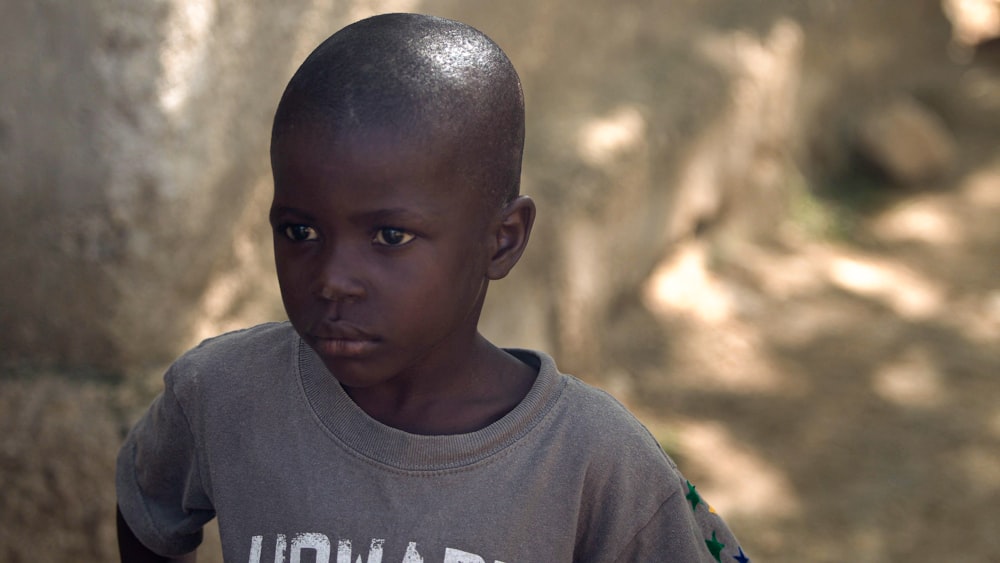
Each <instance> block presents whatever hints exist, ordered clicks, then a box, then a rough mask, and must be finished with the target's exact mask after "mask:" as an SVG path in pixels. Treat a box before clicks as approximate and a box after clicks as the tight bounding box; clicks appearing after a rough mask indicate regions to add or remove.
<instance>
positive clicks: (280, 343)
mask: <svg viewBox="0 0 1000 563" xmlns="http://www.w3.org/2000/svg"><path fill="white" fill-rule="evenodd" d="M297 343H298V338H297V335H296V333H295V330H294V329H293V328H292V327H291V325H290V324H289V323H288V322H270V323H264V324H260V325H256V326H253V327H249V328H244V329H240V330H234V331H231V332H226V333H224V334H220V335H218V336H213V337H211V338H207V339H205V340H203V341H202V342H201V343H199V344H198V345H197V346H195V347H194V348H191V349H190V350H188V351H187V352H185V353H184V354H182V355H181V356H180V357H179V358H177V360H175V361H174V362H173V364H172V365H171V366H170V368H169V369H168V370H167V373H166V375H165V380H166V383H167V386H168V387H187V386H191V385H197V386H199V387H200V386H202V385H203V384H205V383H207V382H208V380H212V381H216V382H218V383H219V384H221V385H225V381H226V380H228V379H232V378H238V379H245V378H248V377H253V374H254V373H260V372H267V371H272V370H273V368H277V367H281V366H288V365H291V362H292V361H293V358H294V354H295V349H296V345H297ZM261 368H263V369H261ZM269 368H270V369H269ZM206 374H211V375H212V376H211V378H206V377H204V376H205V375H206Z"/></svg>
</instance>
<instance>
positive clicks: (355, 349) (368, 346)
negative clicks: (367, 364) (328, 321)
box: [309, 322, 379, 357]
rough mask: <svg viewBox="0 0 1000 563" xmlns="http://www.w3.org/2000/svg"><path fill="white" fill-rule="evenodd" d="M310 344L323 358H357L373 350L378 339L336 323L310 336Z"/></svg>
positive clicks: (352, 327)
mask: <svg viewBox="0 0 1000 563" xmlns="http://www.w3.org/2000/svg"><path fill="white" fill-rule="evenodd" d="M309 336H310V340H311V341H312V342H311V344H312V345H313V347H314V348H315V349H316V351H317V352H319V353H320V354H322V355H324V356H334V357H358V356H364V355H366V354H368V353H370V352H371V351H372V350H374V348H375V346H376V345H377V344H378V341H379V340H378V338H376V337H375V336H372V335H370V334H368V333H367V332H365V331H363V330H361V329H359V328H357V327H355V326H353V325H349V324H345V323H341V322H337V323H334V324H332V325H327V326H324V327H322V328H320V329H318V330H316V331H314V332H312V333H311V334H310V335H309Z"/></svg>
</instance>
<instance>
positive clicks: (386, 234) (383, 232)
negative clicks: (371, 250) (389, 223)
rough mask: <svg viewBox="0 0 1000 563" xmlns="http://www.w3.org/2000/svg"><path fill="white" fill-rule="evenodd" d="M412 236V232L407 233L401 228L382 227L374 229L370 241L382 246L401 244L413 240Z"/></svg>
mask: <svg viewBox="0 0 1000 563" xmlns="http://www.w3.org/2000/svg"><path fill="white" fill-rule="evenodd" d="M414 237H415V235H414V234H413V233H408V232H406V231H404V230H402V229H394V228H392V227H383V228H381V229H379V230H377V231H375V236H374V237H372V242H373V243H375V244H379V245H382V246H402V245H404V244H406V243H408V242H410V241H411V240H413V239H414Z"/></svg>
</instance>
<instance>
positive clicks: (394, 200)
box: [270, 130, 499, 388]
mask: <svg viewBox="0 0 1000 563" xmlns="http://www.w3.org/2000/svg"><path fill="white" fill-rule="evenodd" d="M443 145H444V143H440V144H437V145H435V144H434V143H431V144H430V145H427V144H420V143H414V142H408V141H406V140H399V139H393V138H390V137H388V136H386V135H379V134H378V133H367V134H353V135H350V136H349V138H344V137H343V136H340V137H337V138H336V139H334V140H330V139H329V138H326V137H324V136H321V135H318V134H313V133H310V132H307V131H302V130H298V131H296V132H294V133H289V134H287V135H285V136H284V137H283V138H281V139H280V140H279V141H277V142H276V144H275V145H274V147H273V149H272V167H273V172H274V201H273V204H272V208H271V216H270V219H271V224H272V226H273V229H274V254H275V263H276V265H277V272H278V282H279V284H280V286H281V295H282V300H283V302H284V305H285V310H286V312H287V313H288V317H289V319H290V320H291V323H292V325H293V326H294V327H295V329H296V331H297V332H298V333H299V334H300V335H301V336H302V338H303V339H305V340H306V341H307V342H308V344H309V345H310V346H311V347H312V348H313V349H314V350H315V351H316V352H317V353H318V354H319V356H320V357H321V358H322V359H323V362H324V364H325V365H326V366H327V368H328V369H329V370H330V371H331V373H333V374H334V375H335V376H336V377H337V379H338V380H339V381H340V382H341V383H342V384H343V385H345V386H346V387H348V388H352V387H354V388H371V387H374V386H378V385H382V384H387V383H389V384H391V383H394V382H395V383H405V382H406V381H407V379H408V378H413V377H419V376H421V374H423V373H431V374H435V373H440V372H441V371H442V370H447V368H448V367H449V366H452V367H458V366H461V365H462V363H463V362H464V361H467V360H468V358H467V356H468V355H469V354H471V351H472V348H473V342H474V340H475V337H476V334H477V333H476V330H477V329H476V325H477V323H478V317H479V312H480V309H481V307H482V303H483V299H484V296H485V293H486V287H487V277H488V273H487V269H488V265H489V262H490V255H491V254H492V252H493V251H492V250H491V249H492V248H493V244H492V243H491V236H492V235H491V233H493V232H494V231H495V228H496V224H497V221H498V220H499V219H498V218H496V217H494V214H493V213H491V212H489V211H487V210H486V206H485V205H484V204H483V201H482V200H481V197H482V196H480V195H479V194H480V191H479V190H478V189H477V188H475V187H470V186H467V185H464V184H463V181H462V178H461V176H460V175H459V174H457V173H456V172H455V162H454V161H453V160H454V159H452V158H449V155H450V154H451V151H448V150H447V146H443ZM496 215H497V216H499V211H497V213H496Z"/></svg>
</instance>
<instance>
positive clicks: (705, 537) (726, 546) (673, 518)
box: [616, 473, 750, 563]
mask: <svg viewBox="0 0 1000 563" xmlns="http://www.w3.org/2000/svg"><path fill="white" fill-rule="evenodd" d="M677 478H679V479H680V480H681V481H682V483H683V488H682V489H681V490H679V491H677V492H676V493H674V494H673V495H671V496H670V497H669V498H668V499H667V500H666V501H664V503H663V504H662V505H661V506H660V508H659V510H657V512H656V514H654V515H653V517H652V519H650V521H649V523H648V524H646V526H644V527H643V529H642V530H640V531H639V533H638V534H636V536H635V538H633V539H632V541H631V542H630V543H629V545H628V546H627V548H626V550H625V551H624V552H623V553H622V554H621V555H620V556H619V557H618V558H617V559H616V561H617V562H619V563H625V562H637V561H642V562H645V561H649V562H653V561H657V562H662V561H684V562H688V561H700V562H705V563H711V562H722V561H727V562H736V563H747V562H749V561H750V558H749V557H748V556H747V555H746V554H744V553H743V548H742V547H741V546H740V545H739V542H738V541H737V540H736V537H735V536H734V535H733V533H732V532H731V531H730V529H729V526H727V525H726V523H725V522H724V521H723V520H722V518H721V517H720V516H719V514H718V513H716V511H715V509H713V508H712V507H711V506H710V505H709V504H708V503H707V502H705V501H704V499H702V498H701V495H700V494H699V493H698V491H697V488H696V487H695V486H694V485H692V484H691V483H690V482H689V481H685V480H684V479H683V477H680V474H679V473H678V474H677Z"/></svg>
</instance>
